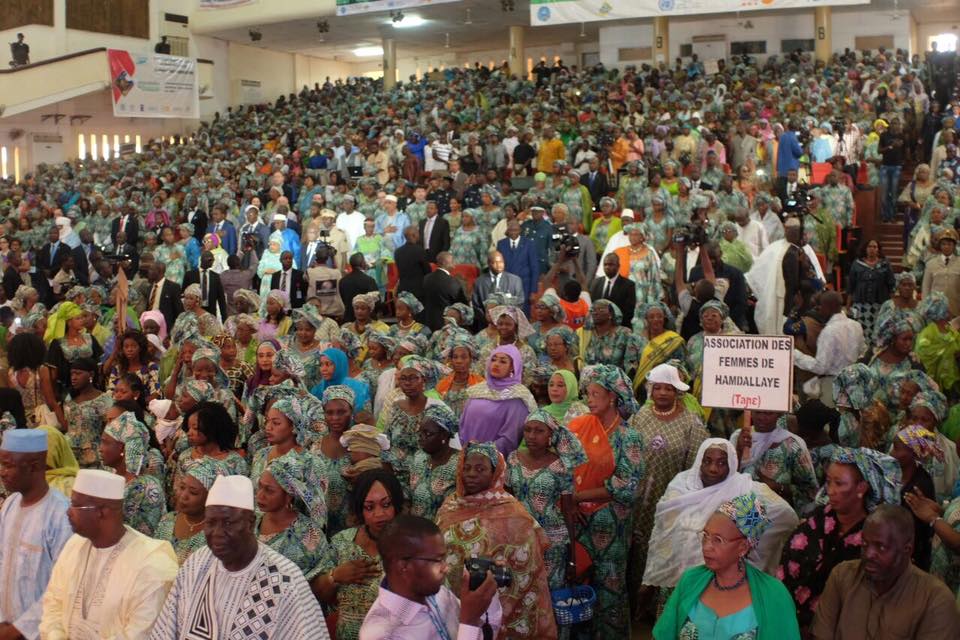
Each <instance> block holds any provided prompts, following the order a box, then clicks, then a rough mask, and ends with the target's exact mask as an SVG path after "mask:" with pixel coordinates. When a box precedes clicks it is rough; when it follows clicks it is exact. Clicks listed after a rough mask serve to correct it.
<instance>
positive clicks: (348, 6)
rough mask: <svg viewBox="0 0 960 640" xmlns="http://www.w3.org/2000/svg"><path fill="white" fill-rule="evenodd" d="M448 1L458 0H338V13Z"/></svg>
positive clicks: (383, 9) (405, 7) (407, 7)
mask: <svg viewBox="0 0 960 640" xmlns="http://www.w3.org/2000/svg"><path fill="white" fill-rule="evenodd" d="M447 2H457V0H337V15H338V16H348V15H351V14H354V13H370V12H372V11H393V10H396V9H411V8H413V7H429V6H430V5H434V4H445V3H447Z"/></svg>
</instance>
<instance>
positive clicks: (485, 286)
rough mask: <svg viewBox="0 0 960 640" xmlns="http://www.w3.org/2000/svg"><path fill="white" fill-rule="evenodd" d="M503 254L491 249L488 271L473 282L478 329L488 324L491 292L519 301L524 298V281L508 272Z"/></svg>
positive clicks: (488, 257)
mask: <svg viewBox="0 0 960 640" xmlns="http://www.w3.org/2000/svg"><path fill="white" fill-rule="evenodd" d="M505 268H506V264H505V263H504V261H503V254H502V253H500V252H499V251H491V252H490V253H489V254H488V255H487V273H484V274H482V275H481V276H480V277H479V278H477V281H476V282H475V283H474V284H473V300H472V301H471V302H472V303H473V311H474V316H476V320H475V323H476V324H477V327H476V329H477V330H478V331H479V330H480V329H483V328H484V327H486V326H487V309H486V303H487V298H489V297H490V294H491V293H494V292H497V293H504V294H509V295H511V296H513V297H514V298H516V299H517V300H518V301H519V300H523V281H522V280H521V279H520V278H518V277H517V276H515V275H513V274H512V273H506V272H505V271H504V269H505Z"/></svg>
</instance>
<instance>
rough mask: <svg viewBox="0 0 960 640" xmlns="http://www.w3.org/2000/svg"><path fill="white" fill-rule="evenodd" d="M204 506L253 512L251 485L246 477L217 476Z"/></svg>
mask: <svg viewBox="0 0 960 640" xmlns="http://www.w3.org/2000/svg"><path fill="white" fill-rule="evenodd" d="M206 506H208V507H234V508H236V509H246V510H247V511H253V483H252V482H250V478H248V477H247V476H217V479H216V480H214V481H213V486H212V487H210V492H209V493H208V494H207V503H206Z"/></svg>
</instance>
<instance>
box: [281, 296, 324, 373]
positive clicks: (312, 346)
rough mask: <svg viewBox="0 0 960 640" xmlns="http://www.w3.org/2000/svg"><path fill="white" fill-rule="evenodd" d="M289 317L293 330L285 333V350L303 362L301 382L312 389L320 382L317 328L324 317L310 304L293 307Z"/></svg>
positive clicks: (319, 352)
mask: <svg viewBox="0 0 960 640" xmlns="http://www.w3.org/2000/svg"><path fill="white" fill-rule="evenodd" d="M291 317H292V319H293V328H294V329H295V331H294V333H293V334H287V340H286V347H287V351H289V352H290V355H292V356H294V357H296V358H297V359H298V360H300V362H301V363H302V364H303V372H304V375H303V379H302V380H301V382H302V383H303V384H304V386H305V387H306V388H307V389H312V388H313V386H314V385H315V384H317V383H318V382H320V354H321V353H322V350H321V348H320V347H321V346H322V343H321V342H320V340H319V339H317V329H319V328H320V326H321V325H322V324H323V321H324V320H325V319H326V318H324V317H323V316H321V315H320V314H319V313H317V311H316V309H315V308H314V307H313V306H312V305H305V306H304V307H302V308H300V309H294V310H293V313H292V314H291Z"/></svg>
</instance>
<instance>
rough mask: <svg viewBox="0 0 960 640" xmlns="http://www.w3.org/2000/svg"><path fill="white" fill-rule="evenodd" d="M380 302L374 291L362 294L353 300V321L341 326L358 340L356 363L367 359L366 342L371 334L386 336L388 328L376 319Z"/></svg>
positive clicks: (377, 294)
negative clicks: (358, 349) (358, 350)
mask: <svg viewBox="0 0 960 640" xmlns="http://www.w3.org/2000/svg"><path fill="white" fill-rule="evenodd" d="M379 302H380V294H379V293H377V292H376V291H373V292H371V293H363V294H360V295H358V296H356V297H355V298H354V299H353V316H354V321H353V322H348V323H346V324H345V325H343V329H344V330H345V331H349V332H350V333H352V334H354V335H355V336H357V338H359V339H360V355H358V356H357V362H359V363H361V364H363V361H364V359H365V358H366V357H367V340H368V338H369V337H370V335H371V334H372V333H380V334H384V335H385V334H388V333H389V332H390V327H388V326H387V324H386V323H385V322H382V321H380V320H378V319H377V317H376V315H375V314H376V310H377V304H378V303H379Z"/></svg>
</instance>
